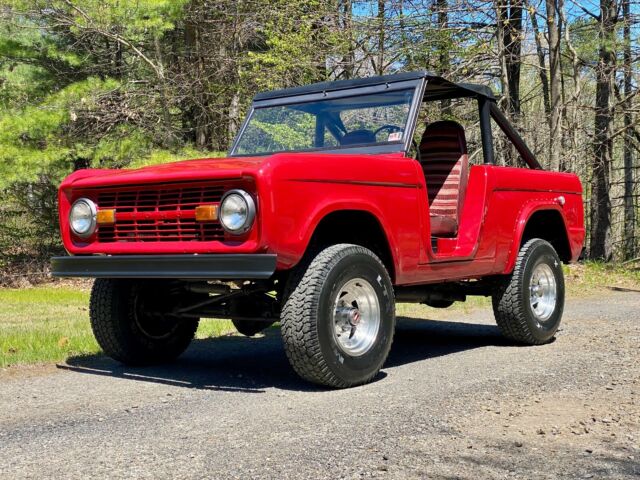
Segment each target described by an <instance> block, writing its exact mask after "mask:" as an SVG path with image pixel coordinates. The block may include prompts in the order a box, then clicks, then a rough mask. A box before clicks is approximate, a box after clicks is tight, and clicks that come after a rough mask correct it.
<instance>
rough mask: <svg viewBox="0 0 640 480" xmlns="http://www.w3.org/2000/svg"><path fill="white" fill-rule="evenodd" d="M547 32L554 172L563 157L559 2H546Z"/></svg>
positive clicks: (551, 144)
mask: <svg viewBox="0 0 640 480" xmlns="http://www.w3.org/2000/svg"><path fill="white" fill-rule="evenodd" d="M546 6H547V32H548V36H549V38H548V41H549V80H550V88H549V108H550V113H551V114H550V116H549V161H550V166H551V169H552V170H559V169H560V158H561V156H562V151H561V149H562V143H561V142H562V125H561V120H562V116H561V112H560V108H561V105H560V100H561V94H562V92H561V85H560V81H561V79H560V38H561V36H560V33H561V31H562V25H560V16H559V15H558V8H557V7H558V5H557V0H546Z"/></svg>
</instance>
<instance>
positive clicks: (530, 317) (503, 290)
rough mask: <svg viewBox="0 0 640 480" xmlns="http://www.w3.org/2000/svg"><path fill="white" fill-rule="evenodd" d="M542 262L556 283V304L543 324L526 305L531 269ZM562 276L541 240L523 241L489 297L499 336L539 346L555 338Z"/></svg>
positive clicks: (558, 263) (560, 309)
mask: <svg viewBox="0 0 640 480" xmlns="http://www.w3.org/2000/svg"><path fill="white" fill-rule="evenodd" d="M540 263H546V264H547V265H548V266H549V267H550V268H551V270H552V272H553V275H554V277H555V281H556V303H555V308H554V310H553V313H552V314H551V316H550V318H549V319H548V320H546V321H543V322H541V321H539V320H538V319H537V318H536V316H535V315H534V313H533V309H532V307H531V304H530V295H531V293H530V284H531V279H532V272H533V269H534V268H535V267H536V266H537V265H539V264H540ZM564 296H565V291H564V275H563V272H562V265H561V261H560V258H559V257H558V254H557V253H556V251H555V249H554V248H553V246H551V244H550V243H549V242H547V241H545V240H541V239H539V238H534V239H532V240H529V241H527V242H526V243H525V244H524V245H523V246H522V247H521V248H520V252H519V253H518V258H517V260H516V265H515V267H514V269H513V272H512V273H511V275H509V276H508V277H506V278H505V279H504V280H503V281H502V282H500V283H499V285H498V287H497V289H496V291H495V292H494V293H493V295H492V300H493V302H492V303H493V312H494V314H495V318H496V322H497V324H498V327H499V328H500V331H501V332H502V334H503V335H504V336H505V337H507V338H509V339H510V340H513V341H515V342H518V343H523V344H526V345H541V344H544V343H547V342H549V341H550V340H551V339H552V338H553V336H554V335H555V333H556V331H557V330H558V327H559V326H560V321H561V319H562V312H563V310H564Z"/></svg>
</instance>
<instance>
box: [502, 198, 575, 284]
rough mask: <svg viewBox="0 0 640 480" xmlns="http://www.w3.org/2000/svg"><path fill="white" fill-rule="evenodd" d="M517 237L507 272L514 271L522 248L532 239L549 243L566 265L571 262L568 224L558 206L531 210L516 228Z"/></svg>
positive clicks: (545, 206)
mask: <svg viewBox="0 0 640 480" xmlns="http://www.w3.org/2000/svg"><path fill="white" fill-rule="evenodd" d="M516 234H517V235H516V236H515V238H514V241H513V246H512V249H511V251H510V253H509V259H508V262H507V266H506V269H505V270H506V272H505V273H509V272H511V271H512V270H513V268H514V266H515V262H516V259H517V256H518V251H519V250H520V248H521V247H522V246H523V245H524V244H525V243H527V242H528V241H529V240H531V239H532V238H540V239H542V240H546V241H547V242H549V243H550V244H551V245H552V246H553V248H554V249H555V250H556V252H557V253H558V256H559V257H560V260H562V261H563V262H564V263H568V262H570V261H571V246H570V243H569V233H568V232H567V223H566V220H565V218H564V215H563V213H562V210H561V209H560V207H559V206H558V205H544V206H538V207H537V208H536V207H534V208H531V209H530V210H529V211H528V212H526V213H525V214H523V215H522V216H521V220H520V221H519V222H518V223H517V226H516Z"/></svg>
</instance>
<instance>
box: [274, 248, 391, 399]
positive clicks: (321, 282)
mask: <svg viewBox="0 0 640 480" xmlns="http://www.w3.org/2000/svg"><path fill="white" fill-rule="evenodd" d="M287 290H288V292H287V293H288V294H287V298H286V301H285V304H284V307H283V309H282V315H281V321H282V337H283V340H284V345H285V351H286V353H287V357H288V358H289V361H290V362H291V365H292V366H293V368H294V370H295V371H296V372H297V373H298V374H299V375H300V376H301V377H302V378H304V379H306V380H309V381H311V382H314V383H318V384H321V385H326V386H330V387H337V388H344V387H350V386H354V385H360V384H363V383H367V382H369V381H371V380H372V379H373V378H374V377H375V376H376V374H377V373H378V372H379V371H380V369H381V368H382V365H383V364H384V362H385V360H386V358H387V355H388V354H389V350H390V348H391V342H392V340H393V333H394V327H395V302H394V296H393V287H392V284H391V279H390V278H389V274H388V273H387V270H386V268H385V267H384V265H383V264H382V262H381V261H380V259H378V257H377V256H376V255H375V254H374V253H373V252H371V251H370V250H368V249H366V248H363V247H360V246H356V245H348V244H340V245H333V246H331V247H328V248H326V249H324V250H323V251H321V252H320V253H319V254H318V255H317V256H316V257H315V258H314V259H313V260H312V261H311V263H310V264H309V265H308V267H306V268H305V267H303V268H301V270H300V271H299V272H297V273H296V274H294V275H293V277H292V278H291V279H290V283H289V287H288V289H287Z"/></svg>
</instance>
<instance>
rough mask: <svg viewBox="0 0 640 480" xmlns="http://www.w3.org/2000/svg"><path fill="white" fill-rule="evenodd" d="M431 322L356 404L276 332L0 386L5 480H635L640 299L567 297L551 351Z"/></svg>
mask: <svg viewBox="0 0 640 480" xmlns="http://www.w3.org/2000/svg"><path fill="white" fill-rule="evenodd" d="M425 312H428V314H429V315H431V316H433V310H425ZM436 313H437V314H438V315H440V317H439V318H444V319H446V320H439V321H434V320H427V321H416V320H412V319H406V318H405V319H401V320H400V322H399V326H398V332H397V336H396V340H395V342H394V346H393V349H392V353H391V356H390V358H389V360H388V362H387V364H386V366H385V368H384V369H383V372H382V374H381V375H380V376H379V377H378V380H377V381H376V382H374V383H373V384H370V385H367V386H364V387H359V388H354V389H350V390H339V391H327V390H322V389H317V388H314V387H313V386H309V385H307V384H305V383H303V382H302V381H300V380H298V378H297V377H296V376H295V375H294V374H293V373H292V371H291V370H290V368H289V366H288V363H287V361H286V358H285V355H284V351H283V349H282V345H281V343H280V339H279V332H277V331H272V332H269V334H268V335H267V336H266V337H264V338H259V339H248V338H244V337H226V338H222V339H214V340H201V341H197V342H195V343H194V344H193V346H192V347H191V348H190V349H189V350H188V351H187V353H186V354H185V355H184V356H183V357H182V358H181V359H180V361H179V362H178V363H177V364H175V365H172V366H168V367H162V368H147V369H133V368H124V367H122V366H119V365H118V364H116V363H115V362H112V361H111V360H108V359H106V358H103V357H92V358H75V359H70V360H69V363H68V365H67V366H66V367H65V368H58V369H53V368H45V369H43V370H41V371H37V372H35V373H34V372H31V373H29V370H28V369H25V373H20V372H18V374H15V372H13V374H11V375H7V374H6V372H5V374H0V478H7V479H9V478H11V479H14V478H34V477H39V478H45V477H46V478H90V477H95V478H105V477H109V478H150V479H151V478H153V479H158V478H238V479H248V478H275V479H286V478H299V479H320V478H328V479H337V478H349V479H351V478H353V479H360V478H374V477H375V478H383V479H413V478H416V479H417V478H429V479H432V478H436V479H439V478H442V479H445V478H446V479H454V478H463V479H478V478H524V479H537V478H548V479H557V478H595V479H600V478H615V479H624V478H633V479H638V478H640V295H639V294H636V293H604V294H602V296H601V297H599V298H594V297H590V298H587V299H572V300H570V301H569V302H568V305H567V307H566V313H565V319H564V323H563V326H562V327H561V331H560V333H559V335H558V336H557V340H556V341H555V342H554V343H552V344H549V345H545V346H542V347H517V346H513V345H511V344H509V343H507V342H506V341H504V340H502V338H501V337H500V335H499V333H498V330H497V328H496V327H495V325H494V322H493V318H492V315H491V313H490V311H489V310H481V311H476V312H474V313H473V314H470V315H463V314H456V313H452V312H442V313H440V312H436Z"/></svg>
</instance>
